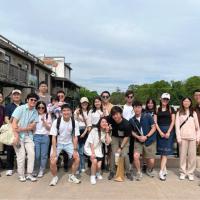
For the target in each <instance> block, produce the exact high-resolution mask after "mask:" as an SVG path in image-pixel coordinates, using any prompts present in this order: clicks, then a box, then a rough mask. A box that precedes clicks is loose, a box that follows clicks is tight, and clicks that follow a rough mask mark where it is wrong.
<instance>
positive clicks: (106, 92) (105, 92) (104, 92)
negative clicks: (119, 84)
mask: <svg viewBox="0 0 200 200" xmlns="http://www.w3.org/2000/svg"><path fill="white" fill-rule="evenodd" d="M103 94H108V95H109V97H110V92H108V91H103V92H102V93H101V97H102V96H103Z"/></svg>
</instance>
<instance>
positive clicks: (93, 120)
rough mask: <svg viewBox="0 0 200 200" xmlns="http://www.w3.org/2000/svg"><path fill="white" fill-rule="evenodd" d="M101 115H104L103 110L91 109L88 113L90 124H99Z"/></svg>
mask: <svg viewBox="0 0 200 200" xmlns="http://www.w3.org/2000/svg"><path fill="white" fill-rule="evenodd" d="M101 116H103V112H102V111H101V110H96V112H92V110H90V111H89V114H88V121H89V125H90V126H92V125H96V124H98V122H99V120H100V118H101ZM89 125H88V126H89Z"/></svg>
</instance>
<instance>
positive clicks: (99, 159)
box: [85, 155, 103, 162]
mask: <svg viewBox="0 0 200 200" xmlns="http://www.w3.org/2000/svg"><path fill="white" fill-rule="evenodd" d="M85 156H86V157H87V158H88V159H89V160H90V156H87V155H85ZM95 159H97V162H100V161H103V158H100V157H96V158H95Z"/></svg>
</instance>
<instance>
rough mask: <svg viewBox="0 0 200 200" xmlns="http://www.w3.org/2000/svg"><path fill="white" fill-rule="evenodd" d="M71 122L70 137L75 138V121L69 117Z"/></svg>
mask: <svg viewBox="0 0 200 200" xmlns="http://www.w3.org/2000/svg"><path fill="white" fill-rule="evenodd" d="M71 120H72V135H73V136H75V119H74V116H72V117H71Z"/></svg>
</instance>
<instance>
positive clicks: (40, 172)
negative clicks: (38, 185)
mask: <svg viewBox="0 0 200 200" xmlns="http://www.w3.org/2000/svg"><path fill="white" fill-rule="evenodd" d="M43 176H44V172H43V171H42V170H41V171H39V173H38V176H37V177H38V178H42V177H43Z"/></svg>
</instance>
